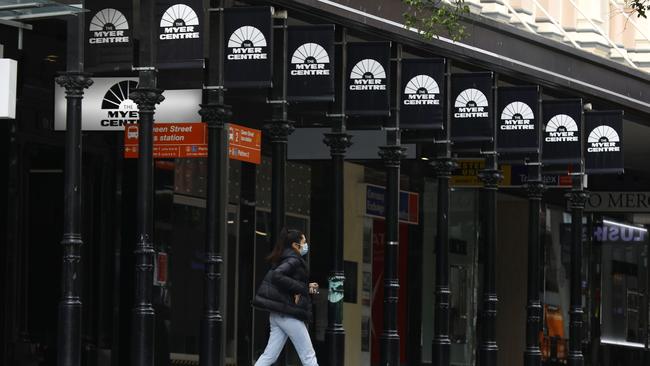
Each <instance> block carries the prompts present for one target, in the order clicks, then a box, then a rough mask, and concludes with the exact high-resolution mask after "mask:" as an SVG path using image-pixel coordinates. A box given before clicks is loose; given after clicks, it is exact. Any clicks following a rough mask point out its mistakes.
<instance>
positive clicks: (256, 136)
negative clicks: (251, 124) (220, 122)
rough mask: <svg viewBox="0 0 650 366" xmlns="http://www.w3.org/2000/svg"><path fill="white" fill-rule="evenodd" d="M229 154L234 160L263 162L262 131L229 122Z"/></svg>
mask: <svg viewBox="0 0 650 366" xmlns="http://www.w3.org/2000/svg"><path fill="white" fill-rule="evenodd" d="M228 155H230V158H231V159H233V160H240V161H244V162H247V163H253V164H260V163H261V162H262V131H260V130H256V129H253V128H248V127H244V126H240V125H236V124H234V123H229V124H228Z"/></svg>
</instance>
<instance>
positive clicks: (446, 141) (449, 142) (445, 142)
mask: <svg viewBox="0 0 650 366" xmlns="http://www.w3.org/2000/svg"><path fill="white" fill-rule="evenodd" d="M433 143H434V144H451V140H433Z"/></svg>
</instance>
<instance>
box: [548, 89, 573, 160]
mask: <svg viewBox="0 0 650 366" xmlns="http://www.w3.org/2000/svg"><path fill="white" fill-rule="evenodd" d="M542 115H543V116H544V127H543V132H542V136H543V142H542V146H543V148H542V161H543V162H544V163H545V164H547V165H557V164H579V163H581V162H582V137H581V136H582V129H583V125H582V99H564V100H549V101H544V102H543V103H542Z"/></svg>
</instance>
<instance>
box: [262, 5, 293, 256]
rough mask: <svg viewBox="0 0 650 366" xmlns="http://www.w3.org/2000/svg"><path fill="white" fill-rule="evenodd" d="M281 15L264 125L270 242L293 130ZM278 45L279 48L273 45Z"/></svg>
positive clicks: (280, 220)
mask: <svg viewBox="0 0 650 366" xmlns="http://www.w3.org/2000/svg"><path fill="white" fill-rule="evenodd" d="M275 17H276V18H279V19H280V23H281V24H280V25H277V26H274V27H273V28H280V33H281V36H280V37H278V38H276V39H278V40H280V42H277V43H280V45H278V47H279V48H280V49H281V52H280V55H281V56H280V62H281V64H280V65H281V66H280V68H281V71H280V72H277V73H275V76H274V81H273V86H274V88H273V90H274V93H275V95H274V99H271V100H269V103H270V104H271V105H272V108H273V117H272V119H271V120H270V121H268V123H266V124H265V125H264V129H265V132H266V135H267V136H268V137H269V139H270V140H271V150H272V151H271V154H272V155H271V160H272V162H271V245H272V246H273V245H275V242H276V241H277V240H278V238H279V236H280V231H281V230H282V228H283V227H284V226H285V223H286V218H285V216H286V202H285V196H286V186H285V183H286V177H287V141H288V138H289V135H291V133H293V131H294V129H295V128H294V126H293V121H290V120H289V116H288V106H287V72H288V70H287V67H288V66H287V60H286V59H287V47H288V45H287V44H288V42H287V18H286V12H279V14H278V12H276V15H275ZM276 49H278V48H276Z"/></svg>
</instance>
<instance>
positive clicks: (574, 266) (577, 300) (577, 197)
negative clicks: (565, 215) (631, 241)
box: [566, 174, 587, 366]
mask: <svg viewBox="0 0 650 366" xmlns="http://www.w3.org/2000/svg"><path fill="white" fill-rule="evenodd" d="M582 180H583V175H582V174H577V175H574V176H573V188H572V189H571V192H569V193H567V194H566V197H567V199H568V201H569V208H570V209H571V301H570V310H569V318H570V324H569V357H568V358H569V366H582V365H584V357H583V355H582V314H583V309H582V214H583V211H584V208H585V202H586V201H587V193H586V192H585V191H584V190H583V188H582V187H583V184H582Z"/></svg>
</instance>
